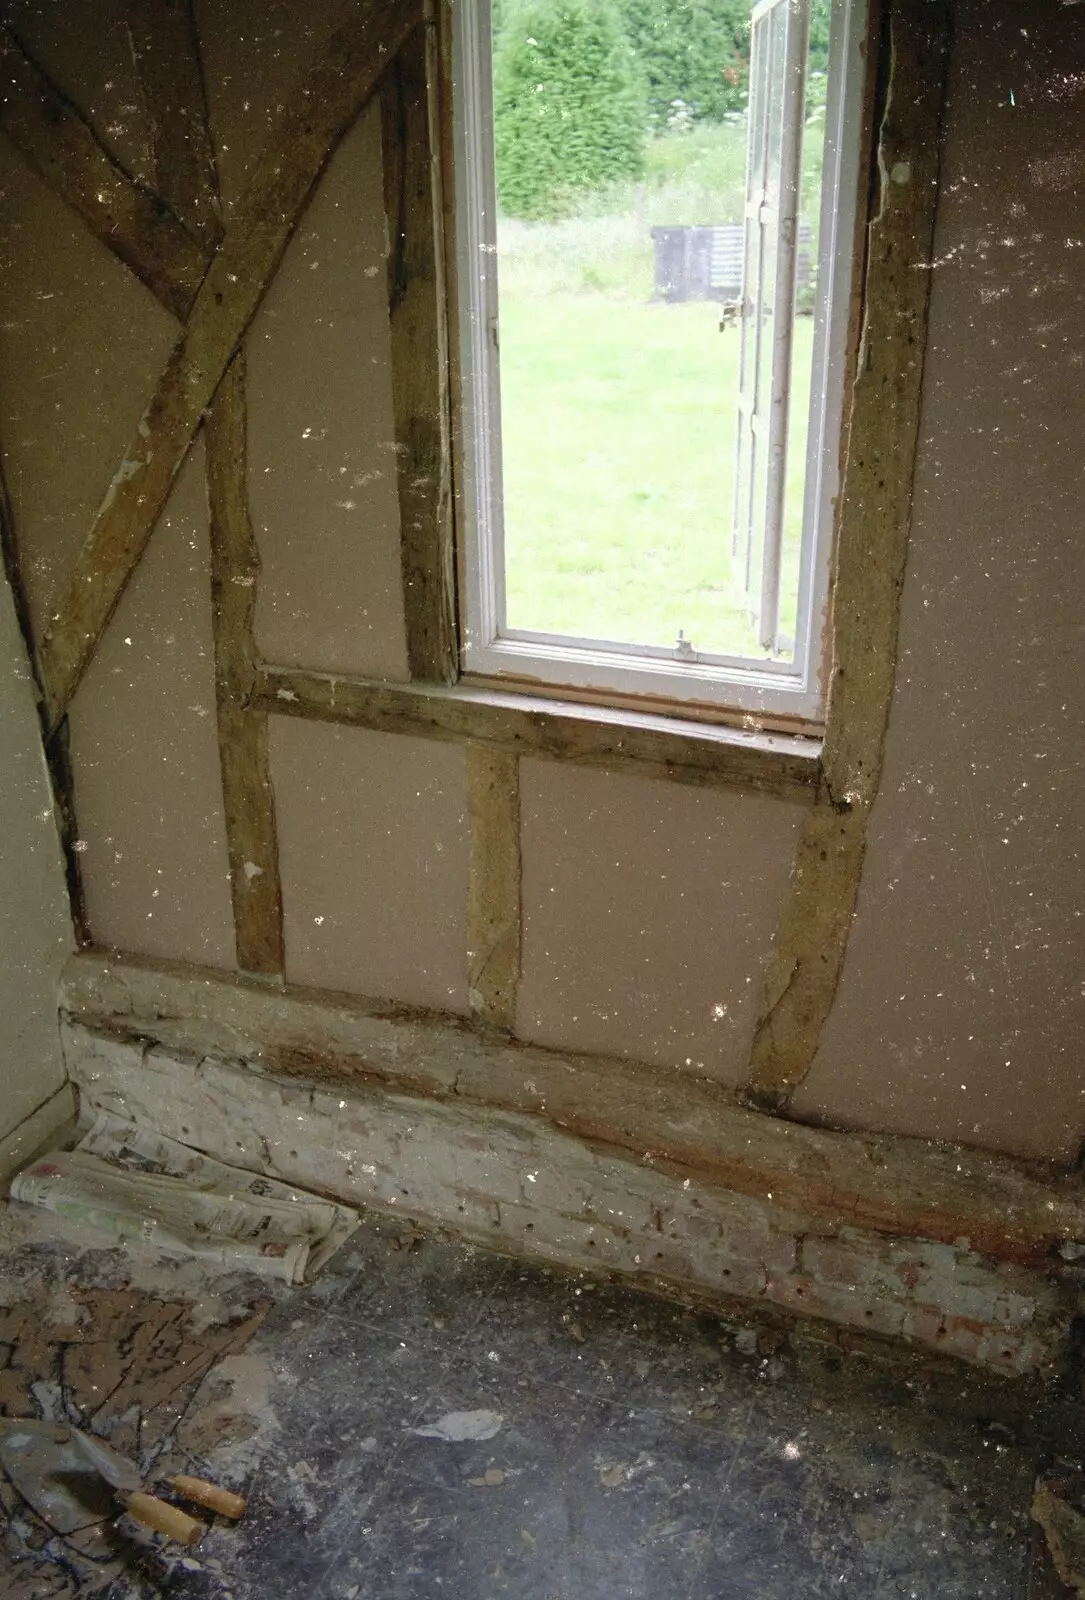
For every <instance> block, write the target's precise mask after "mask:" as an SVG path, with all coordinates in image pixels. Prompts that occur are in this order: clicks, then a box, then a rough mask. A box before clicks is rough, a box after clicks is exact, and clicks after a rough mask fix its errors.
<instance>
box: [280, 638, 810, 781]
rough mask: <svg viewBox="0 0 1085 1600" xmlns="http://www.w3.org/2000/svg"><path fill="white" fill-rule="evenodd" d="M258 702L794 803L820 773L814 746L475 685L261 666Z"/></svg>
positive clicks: (294, 712)
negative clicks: (394, 680) (752, 792)
mask: <svg viewBox="0 0 1085 1600" xmlns="http://www.w3.org/2000/svg"><path fill="white" fill-rule="evenodd" d="M255 699H256V700H257V701H258V702H259V703H261V704H262V705H264V706H265V707H266V709H267V710H268V711H272V712H279V713H281V714H283V715H286V716H294V717H303V718H310V719H313V720H316V721H320V722H337V723H345V724H347V725H350V726H353V727H358V728H369V729H371V730H374V731H376V732H379V733H405V734H413V735H414V736H415V737H416V738H421V739H441V740H445V741H450V742H452V743H465V742H467V741H468V740H476V741H479V742H481V743H485V744H490V745H493V746H494V747H496V748H498V749H501V750H508V751H511V752H514V753H515V754H518V755H524V756H536V757H538V758H540V759H541V760H544V761H568V762H572V763H574V764H577V765H580V766H589V767H606V768H612V769H614V768H622V769H626V770H628V772H629V775H630V776H638V777H645V778H668V779H671V780H672V781H673V782H676V783H685V784H692V785H696V786H700V787H705V788H715V787H731V788H741V789H752V790H757V791H759V792H762V793H767V794H774V795H779V796H782V797H784V798H791V799H804V798H805V799H811V800H812V799H813V794H814V789H815V786H816V784H817V781H818V776H819V770H820V768H819V752H820V746H819V744H818V742H817V740H814V739H804V738H799V737H797V736H795V735H791V734H778V733H764V732H759V731H751V730H747V729H742V728H730V727H721V726H719V725H718V724H715V723H694V722H689V721H685V722H681V721H677V720H671V719H670V718H668V717H664V716H660V715H658V714H656V713H645V712H640V711H623V710H617V709H613V708H610V707H605V708H604V707H597V706H589V705H583V704H580V703H572V702H564V701H557V700H548V699H543V698H540V697H537V696H532V695H527V694H512V693H508V692H505V691H500V690H490V689H483V688H479V687H476V686H474V685H471V686H467V685H463V684H457V685H456V686H455V687H445V686H444V685H440V684H420V683H388V682H386V681H376V682H374V681H369V680H366V679H362V678H349V677H337V676H332V675H330V674H326V673H319V672H305V671H299V670H295V669H293V668H286V667H269V666H265V667H262V668H261V669H260V672H259V674H258V676H257V682H256V693H255Z"/></svg>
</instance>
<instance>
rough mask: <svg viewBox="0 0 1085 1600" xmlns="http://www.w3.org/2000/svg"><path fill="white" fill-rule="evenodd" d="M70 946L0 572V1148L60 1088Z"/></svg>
mask: <svg viewBox="0 0 1085 1600" xmlns="http://www.w3.org/2000/svg"><path fill="white" fill-rule="evenodd" d="M72 946H73V939H72V925H71V918H70V916H69V913H68V897H67V891H66V888H65V883H64V867H63V863H62V861H61V855H60V845H59V842H58V839H57V831H56V823H55V820H54V817H53V797H52V792H51V790H50V786H49V778H48V775H47V773H46V769H45V757H44V755H43V753H42V748H41V741H40V738H39V734H38V715H37V709H36V707H35V704H34V690H33V685H32V682H31V677H30V665H29V662H28V661H27V658H26V652H25V650H24V648H23V641H22V637H21V635H20V633H19V628H18V625H17V623H16V620H15V606H14V604H13V601H12V595H11V590H10V588H9V587H8V584H7V582H6V580H5V579H4V577H3V574H2V573H0V1016H2V1017H3V1029H2V1030H0V1140H2V1139H3V1137H4V1135H5V1134H7V1133H10V1132H11V1130H12V1129H13V1128H15V1127H17V1126H18V1124H19V1123H20V1122H22V1121H23V1119H24V1118H25V1117H28V1116H29V1115H30V1113H31V1112H32V1111H34V1110H36V1109H37V1107H38V1106H40V1105H41V1104H43V1102H44V1101H45V1100H47V1099H48V1098H49V1096H50V1095H51V1094H53V1093H55V1092H56V1090H57V1089H59V1088H60V1086H61V1084H62V1083H63V1082H64V1077H65V1073H64V1066H63V1062H62V1060H61V1055H60V1035H59V1031H58V1026H57V1002H56V988H57V982H58V980H59V977H60V969H61V967H62V966H63V964H64V961H65V958H66V957H67V956H68V954H69V952H70V951H71V949H72Z"/></svg>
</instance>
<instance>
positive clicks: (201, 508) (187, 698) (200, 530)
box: [70, 443, 235, 967]
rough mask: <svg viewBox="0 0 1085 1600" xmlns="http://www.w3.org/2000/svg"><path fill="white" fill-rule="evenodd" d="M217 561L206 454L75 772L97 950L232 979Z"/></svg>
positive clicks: (121, 616)
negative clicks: (221, 971)
mask: <svg viewBox="0 0 1085 1600" xmlns="http://www.w3.org/2000/svg"><path fill="white" fill-rule="evenodd" d="M208 562H209V552H208V533H207V497H206V489H205V482H204V464H203V446H202V443H198V444H197V445H196V446H195V447H194V448H193V450H192V451H191V452H190V454H189V457H188V460H187V461H186V463H185V465H184V467H183V469H182V471H181V475H180V477H179V478H178V480H177V483H176V486H175V488H174V490H173V493H172V495H171V496H170V499H169V502H168V504H167V506H166V510H165V512H164V514H163V516H162V518H161V519H160V521H159V523H158V525H157V527H156V528H155V530H154V533H153V534H152V536H151V540H150V543H149V544H148V546H147V550H146V553H145V554H144V557H143V560H142V562H141V563H140V565H139V567H138V568H137V570H136V573H135V576H134V578H133V580H132V582H131V584H130V585H129V587H128V589H127V590H126V591H125V594H124V595H123V597H122V599H121V602H120V605H119V606H118V608H117V611H116V613H115V615H114V617H113V620H112V622H111V623H110V625H109V628H108V630H107V632H106V634H105V637H104V638H103V639H102V642H101V644H100V645H99V647H98V651H97V654H96V655H95V657H94V660H93V662H92V663H91V666H90V668H89V670H88V672H87V674H86V677H85V678H84V680H83V683H82V685H81V687H80V689H79V691H78V693H77V695H76V698H75V701H74V703H73V706H72V710H71V714H70V720H71V741H72V762H73V766H74V769H75V806H76V817H77V820H78V825H79V831H80V835H81V839H82V851H81V854H80V858H79V859H80V862H81V865H82V868H83V875H84V885H85V889H86V899H87V911H88V915H89V918H90V926H91V933H92V936H93V937H94V939H95V941H96V942H97V943H99V944H105V945H113V946H117V947H119V948H120V949H123V950H132V951H138V952H141V953H143V954H145V955H152V956H165V957H173V958H177V959H183V960H187V961H198V962H203V963H206V964H208V965H211V966H219V967H231V966H233V965H234V964H235V958H234V942H233V921H232V912H231V906H230V883H229V863H228V860H227V855H226V829H225V822H224V819H223V812H222V787H221V779H220V775H219V762H218V731H217V723H216V717H215V685H214V647H213V642H212V637H211V589H210V576H209V570H208Z"/></svg>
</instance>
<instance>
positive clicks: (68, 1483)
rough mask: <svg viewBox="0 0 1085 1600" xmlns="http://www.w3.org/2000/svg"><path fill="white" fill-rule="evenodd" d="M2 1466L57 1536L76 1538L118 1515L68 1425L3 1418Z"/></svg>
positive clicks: (0, 1423) (0, 1420)
mask: <svg viewBox="0 0 1085 1600" xmlns="http://www.w3.org/2000/svg"><path fill="white" fill-rule="evenodd" d="M0 1467H3V1470H4V1471H5V1473H6V1474H7V1476H8V1477H9V1478H10V1479H11V1482H12V1483H13V1484H14V1486H15V1488H16V1489H17V1490H18V1491H19V1493H20V1494H21V1495H22V1497H23V1499H24V1500H25V1501H26V1503H27V1504H28V1505H29V1506H30V1507H31V1509H32V1510H34V1511H36V1512H37V1514H38V1516H39V1517H41V1518H42V1520H43V1521H44V1522H47V1523H48V1524H49V1526H50V1527H51V1528H53V1529H54V1530H55V1531H56V1532H57V1533H76V1532H78V1530H79V1529H80V1528H91V1527H93V1526H94V1524H95V1523H98V1522H105V1521H106V1520H107V1519H108V1518H109V1517H112V1516H115V1515H116V1512H117V1506H116V1501H115V1500H114V1497H113V1492H112V1490H111V1489H110V1488H109V1486H108V1485H107V1484H106V1483H104V1482H103V1481H102V1475H101V1473H100V1472H99V1470H98V1469H97V1468H96V1467H92V1466H91V1464H90V1462H89V1461H88V1459H87V1457H86V1455H85V1454H84V1453H83V1451H82V1450H80V1448H79V1446H78V1445H77V1444H76V1441H75V1438H74V1437H73V1433H72V1429H71V1428H69V1427H67V1426H66V1425H65V1424H63V1423H57V1422H38V1421H37V1420H35V1419H30V1418H25V1419H24V1418H22V1417H0Z"/></svg>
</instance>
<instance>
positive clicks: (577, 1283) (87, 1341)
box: [0, 1208, 1085, 1600]
mask: <svg viewBox="0 0 1085 1600" xmlns="http://www.w3.org/2000/svg"><path fill="white" fill-rule="evenodd" d="M19 1209H20V1210H21V1209H22V1208H19ZM54 1230H55V1223H54V1221H53V1219H43V1221H41V1222H39V1221H37V1220H35V1221H34V1222H33V1223H32V1224H31V1223H28V1222H27V1220H26V1216H25V1213H24V1214H22V1215H18V1216H16V1215H14V1213H13V1212H9V1213H8V1214H7V1215H6V1216H5V1217H3V1218H2V1219H0V1249H2V1251H3V1254H2V1257H0V1413H2V1412H5V1411H6V1412H7V1413H8V1414H15V1415H18V1414H23V1415H28V1414H34V1413H36V1414H39V1415H40V1414H51V1415H53V1416H58V1417H59V1416H66V1417H67V1418H68V1419H69V1420H71V1421H74V1422H80V1423H82V1424H83V1425H85V1426H88V1427H90V1428H91V1429H92V1430H93V1431H95V1432H97V1433H98V1434H100V1435H101V1436H102V1437H105V1438H111V1439H112V1440H113V1442H114V1443H115V1444H117V1445H118V1446H119V1447H120V1448H122V1449H124V1450H125V1451H127V1452H128V1453H130V1454H136V1455H138V1456H139V1457H140V1461H141V1466H142V1467H143V1469H144V1470H145V1471H146V1472H148V1473H163V1472H165V1471H167V1470H169V1471H183V1470H189V1471H193V1470H195V1471H203V1472H206V1473H208V1474H209V1475H214V1476H215V1477H217V1478H218V1479H219V1480H220V1481H221V1482H224V1483H229V1484H231V1485H233V1486H235V1487H238V1488H242V1489H244V1490H245V1491H246V1492H247V1493H249V1495H250V1497H251V1498H250V1507H249V1511H248V1514H247V1516H246V1517H245V1519H244V1520H243V1521H242V1523H241V1524H240V1525H239V1526H237V1527H232V1526H229V1525H226V1524H222V1523H219V1524H218V1525H217V1526H214V1527H212V1528H211V1529H210V1531H209V1532H208V1533H207V1535H206V1536H205V1538H204V1540H203V1542H202V1544H200V1545H199V1546H198V1547H196V1548H195V1549H193V1550H188V1549H183V1548H181V1547H178V1546H169V1545H163V1544H159V1543H157V1542H156V1541H155V1540H154V1539H149V1538H141V1537H139V1536H138V1534H137V1533H136V1532H135V1531H134V1530H133V1529H131V1527H130V1526H129V1525H128V1522H127V1519H121V1521H120V1522H119V1523H118V1524H117V1526H116V1527H115V1528H113V1527H111V1526H110V1525H106V1527H105V1528H104V1529H102V1530H99V1531H98V1532H97V1533H92V1534H91V1535H81V1536H78V1537H77V1538H76V1539H74V1540H64V1539H60V1538H58V1537H56V1536H55V1535H51V1534H50V1531H49V1530H48V1529H47V1528H45V1527H43V1526H42V1525H41V1524H40V1523H38V1522H37V1521H36V1519H35V1518H34V1517H33V1515H32V1514H31V1513H29V1512H28V1511H27V1508H26V1506H25V1505H24V1504H23V1503H22V1502H21V1501H20V1500H19V1497H18V1495H17V1494H15V1493H14V1491H13V1490H12V1489H11V1487H10V1485H7V1486H6V1487H5V1489H4V1493H3V1496H2V1497H0V1509H2V1512H3V1515H4V1516H5V1518H6V1527H5V1528H4V1533H5V1536H6V1537H5V1540H4V1544H3V1546H2V1548H0V1595H3V1596H5V1597H7V1596H17V1597H19V1600H39V1597H41V1600H46V1597H53V1596H56V1597H60V1596H65V1597H69V1596H76V1595H79V1596H84V1595H90V1594H99V1595H103V1594H104V1595H106V1596H108V1597H109V1600H134V1597H136V1596H139V1597H144V1596H152V1595H169V1596H177V1597H193V1600H196V1597H199V1600H228V1597H232V1600H293V1597H295V1596H297V1597H304V1600H370V1597H372V1600H423V1597H429V1596H443V1597H449V1600H451V1597H455V1600H490V1597H496V1596H515V1597H517V1600H612V1597H615V1600H616V1597H619V1596H638V1597H639V1596H644V1597H651V1600H800V1597H802V1600H806V1597H816V1596H833V1597H849V1600H860V1597H862V1600H867V1597H869V1600H883V1597H884V1600H890V1597H893V1600H895V1597H898V1596H905V1597H910V1600H936V1597H937V1600H978V1597H981V1596H983V1597H992V1600H994V1597H998V1600H1019V1597H1021V1600H1024V1597H1030V1600H1041V1597H1042V1600H1055V1597H1059V1596H1062V1595H1063V1594H1065V1593H1067V1592H1068V1591H1065V1590H1063V1589H1062V1588H1061V1587H1060V1586H1059V1584H1058V1583H1057V1581H1055V1580H1054V1579H1053V1578H1052V1576H1051V1574H1050V1572H1049V1571H1048V1570H1047V1568H1046V1566H1045V1564H1044V1561H1043V1559H1042V1542H1041V1541H1039V1540H1038V1539H1037V1538H1036V1536H1035V1530H1034V1527H1033V1525H1032V1524H1031V1522H1030V1519H1029V1514H1028V1508H1029V1502H1030V1498H1031V1494H1032V1488H1033V1483H1034V1479H1035V1476H1036V1473H1037V1471H1038V1470H1039V1469H1041V1468H1045V1467H1048V1466H1050V1465H1051V1463H1052V1460H1053V1459H1055V1458H1059V1457H1061V1458H1062V1460H1061V1462H1057V1466H1058V1469H1059V1470H1062V1471H1063V1472H1066V1471H1068V1470H1069V1471H1071V1472H1072V1470H1073V1469H1072V1467H1069V1466H1068V1465H1067V1458H1073V1457H1074V1456H1075V1455H1080V1453H1081V1449H1082V1442H1081V1441H1082V1438H1083V1436H1085V1430H1083V1427H1082V1423H1081V1420H1080V1415H1079V1408H1078V1407H1077V1405H1076V1404H1073V1405H1072V1404H1070V1403H1069V1402H1068V1401H1067V1400H1066V1399H1065V1397H1063V1398H1054V1397H1049V1398H1040V1397H1038V1396H1037V1394H1036V1393H1035V1392H1034V1391H1031V1390H1028V1389H1025V1388H1022V1387H1020V1386H1018V1387H1017V1388H1014V1387H1012V1386H1007V1385H1004V1384H1001V1383H997V1382H992V1381H988V1380H986V1379H984V1378H983V1377H981V1376H979V1375H976V1374H972V1373H969V1372H968V1371H966V1370H962V1369H950V1370H946V1369H941V1370H939V1371H934V1370H932V1369H930V1368H925V1367H923V1366H921V1365H912V1364H910V1363H908V1362H906V1361H902V1362H894V1361H889V1360H886V1359H880V1358H879V1359H875V1358H872V1357H870V1356H868V1355H860V1354H857V1353H854V1352H853V1353H847V1352H844V1351H841V1350H839V1349H835V1348H833V1347H832V1346H831V1345H826V1344H823V1343H820V1342H818V1341H817V1340H812V1339H808V1338H806V1337H800V1336H798V1335H796V1334H794V1333H789V1332H786V1331H781V1330H780V1329H778V1328H775V1329H774V1328H773V1327H771V1326H768V1325H764V1324H762V1325H760V1326H753V1325H748V1326H747V1325H743V1323H742V1322H734V1323H729V1322H723V1321H720V1320H718V1319H715V1318H712V1317H709V1316H705V1315H702V1314H698V1313H694V1312H689V1311H685V1310H682V1309H680V1308H676V1307H672V1306H670V1305H668V1304H666V1303H664V1302H660V1301H657V1300H654V1299H651V1298H649V1297H646V1296H643V1295H639V1294H637V1293H635V1292H633V1291H631V1290H629V1289H627V1288H624V1287H621V1286H617V1285H612V1284H607V1283H605V1282H593V1281H591V1280H589V1279H586V1278H583V1277H574V1276H571V1275H568V1274H565V1273H562V1272H558V1271H554V1272H548V1271H546V1270H543V1269H540V1268H537V1267H527V1266H520V1265H518V1264H515V1263H509V1262H507V1261H505V1260H503V1259H501V1258H499V1257H496V1256H491V1255H489V1254H487V1253H485V1252H483V1251H476V1250H471V1249H467V1248H463V1247H461V1246H458V1245H455V1244H451V1243H448V1242H445V1241H442V1240H440V1239H437V1238H434V1237H430V1236H426V1235H422V1234H419V1233H417V1232H416V1231H415V1230H413V1229H411V1228H410V1227H405V1226H404V1224H402V1223H390V1222H385V1221H368V1222H366V1223H365V1224H364V1225H363V1227H362V1229H361V1230H360V1231H359V1233H358V1234H357V1235H356V1236H355V1238H354V1239H353V1240H352V1241H351V1242H350V1244H349V1245H348V1246H347V1247H346V1248H345V1249H344V1250H343V1251H342V1252H341V1253H340V1255H339V1256H338V1257H337V1258H336V1259H335V1260H334V1261H333V1262H332V1263H331V1265H330V1267H329V1268H328V1269H327V1271H326V1272H325V1274H324V1275H323V1276H322V1277H321V1279H320V1280H319V1281H318V1282H317V1283H316V1284H315V1285H314V1286H313V1287H312V1288H311V1289H307V1290H304V1291H296V1290H295V1291H287V1290H284V1289H279V1290H271V1291H269V1290H268V1289H267V1287H266V1286H261V1285H259V1284H256V1283H254V1282H253V1280H251V1279H247V1280H241V1279H237V1278H234V1279H225V1278H222V1277H217V1278H216V1277H207V1276H205V1275H204V1274H203V1273H202V1272H201V1271H199V1270H198V1269H196V1268H195V1267H194V1266H192V1265H191V1264H168V1263H166V1264H163V1263H157V1262H154V1261H153V1260H151V1259H150V1258H137V1259H135V1260H134V1261H133V1259H132V1258H131V1257H130V1256H126V1255H123V1254H122V1253H121V1252H118V1251H109V1250H103V1249H96V1248H90V1247H88V1241H87V1238H86V1236H83V1237H81V1238H74V1237H73V1236H69V1237H68V1239H67V1240H61V1241H57V1240H56V1239H55V1238H54V1239H53V1240H50V1234H51V1233H53V1232H54ZM265 1313H266V1315H265ZM5 1359H6V1365H5ZM479 1409H483V1410H489V1411H492V1412H495V1413H497V1414H498V1415H499V1416H500V1418H501V1419H502V1420H501V1425H500V1429H499V1431H498V1432H497V1433H496V1434H495V1435H494V1437H492V1438H490V1439H489V1440H486V1441H483V1442H478V1443H473V1444H470V1443H468V1444H464V1443H449V1442H446V1441H444V1440H441V1439H435V1438H426V1437H420V1436H418V1435H417V1434H415V1433H413V1432H412V1429H413V1428H416V1427H419V1426H422V1425H425V1424H427V1423H431V1422H434V1421H437V1420H438V1419H440V1418H441V1417H442V1416H444V1415H445V1414H446V1413H449V1412H453V1411H469V1410H472V1411H473V1410H479Z"/></svg>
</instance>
